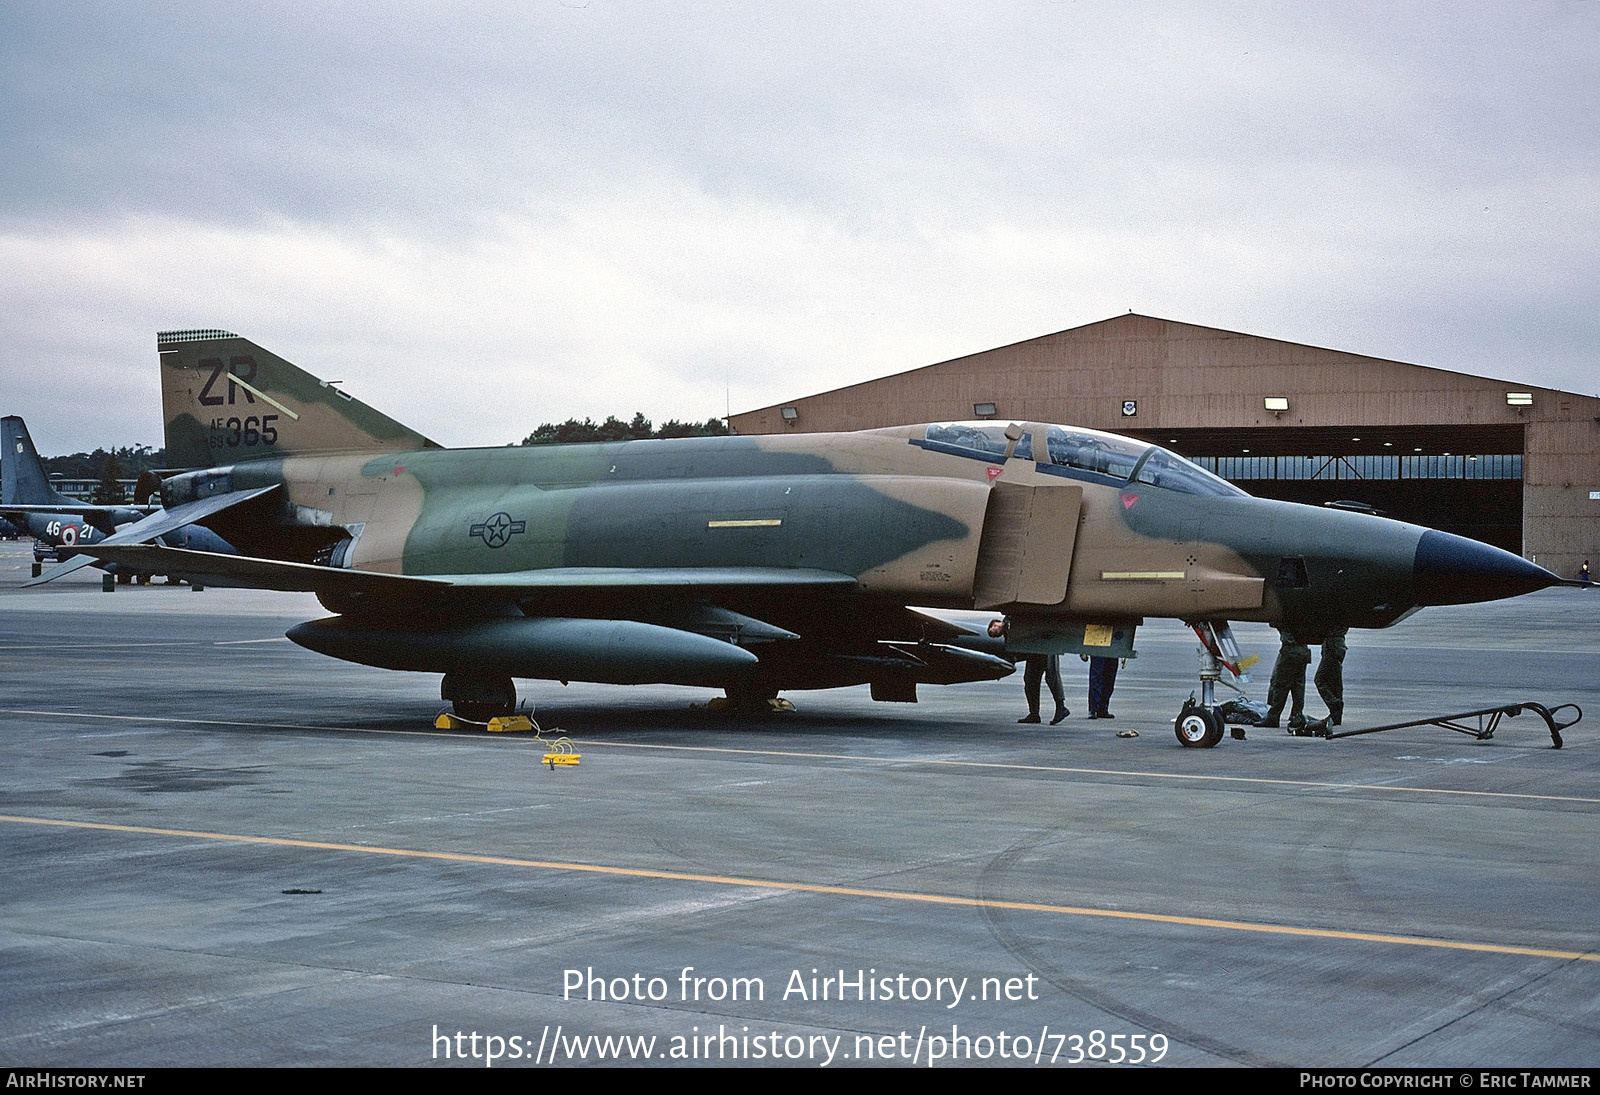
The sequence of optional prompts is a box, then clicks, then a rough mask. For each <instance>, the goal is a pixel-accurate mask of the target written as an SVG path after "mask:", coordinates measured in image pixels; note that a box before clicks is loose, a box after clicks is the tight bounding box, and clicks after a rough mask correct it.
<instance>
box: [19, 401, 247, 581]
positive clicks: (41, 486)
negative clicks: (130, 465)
mask: <svg viewBox="0 0 1600 1095" xmlns="http://www.w3.org/2000/svg"><path fill="white" fill-rule="evenodd" d="M160 510H161V506H160V504H159V503H147V504H135V505H131V506H126V505H98V504H96V503H93V502H83V501H79V500H78V499H76V498H72V497H69V496H68V495H65V494H62V493H61V492H60V491H58V490H56V489H55V488H54V487H52V486H51V485H50V478H49V476H48V475H46V474H45V470H44V462H43V461H42V460H40V459H39V451H38V450H37V449H36V448H34V444H33V438H32V437H30V436H29V435H28V426H27V423H25V422H24V421H23V420H22V419H21V418H20V417H18V416H17V415H7V416H5V417H4V418H0V517H4V518H6V519H7V520H9V521H11V522H13V523H15V524H17V525H19V526H21V527H23V528H25V529H26V530H27V531H28V534H29V535H30V536H32V537H33V576H34V577H35V578H37V577H39V575H40V572H41V571H42V569H43V563H44V561H45V560H46V559H56V560H64V559H70V558H71V557H72V556H74V555H75V554H77V550H78V548H79V547H83V546H87V545H89V544H94V543H98V542H100V541H102V540H104V539H105V538H106V537H108V536H110V535H111V534H112V533H114V532H116V530H117V529H119V528H122V527H125V526H128V525H131V524H133V523H135V522H137V521H140V520H143V519H144V518H145V517H148V516H149V515H150V514H152V513H159V512H160ZM162 542H163V543H164V544H166V545H167V546H169V547H188V548H194V549H196V550H198V551H212V552H219V553H223V554H236V553H235V552H234V551H233V548H232V547H231V546H229V544H228V543H227V542H226V541H225V540H223V539H222V538H221V537H219V536H217V535H216V534H215V533H213V532H211V531H210V530H209V529H206V528H204V527H201V526H198V525H195V526H190V527H188V528H184V529H178V530H174V531H173V532H172V533H170V534H169V535H168V536H167V537H165V538H164V539H163V540H162ZM105 569H107V570H109V571H111V572H112V573H116V574H118V576H119V577H132V576H134V575H135V574H145V575H147V574H148V573H149V572H148V571H135V570H132V569H130V568H127V567H120V566H117V565H115V564H109V563H108V564H106V565H105Z"/></svg>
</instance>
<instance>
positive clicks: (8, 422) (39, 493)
mask: <svg viewBox="0 0 1600 1095" xmlns="http://www.w3.org/2000/svg"><path fill="white" fill-rule="evenodd" d="M0 502H4V503H6V504H7V505H13V506H47V505H54V504H56V503H58V502H60V503H74V504H75V502H76V500H75V499H72V498H68V497H67V496H66V495H64V494H62V493H61V492H60V491H58V490H56V489H55V488H54V487H52V486H51V485H50V477H49V476H47V475H46V474H45V471H44V462H43V461H42V460H40V459H39V450H38V449H35V448H34V447H33V438H31V437H29V436H28V425H27V423H25V422H23V421H22V419H20V418H18V417H17V416H16V415H14V414H10V415H6V417H5V418H0Z"/></svg>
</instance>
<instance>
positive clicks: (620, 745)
mask: <svg viewBox="0 0 1600 1095" xmlns="http://www.w3.org/2000/svg"><path fill="white" fill-rule="evenodd" d="M0 714H4V715H39V716H43V717H46V718H61V719H100V720H104V721H110V722H145V723H156V724H160V725H170V726H230V727H237V728H239V729H244V730H296V731H304V730H311V731H315V732H318V733H324V734H381V735H387V736H392V737H421V738H431V739H433V740H434V741H441V740H449V741H459V742H463V743H468V742H481V741H486V740H489V739H486V738H480V737H477V736H470V737H469V736H464V735H463V736H447V735H446V734H445V733H444V732H441V731H439V730H435V729H431V728H430V729H426V730H421V729H419V730H396V729H391V728H386V727H373V726H313V725H310V724H306V723H292V722H243V721H239V720H229V719H179V718H169V717H167V716H164V715H103V714H98V713H94V712H89V711H36V710H30V709H27V708H0ZM555 729H557V728H554V727H552V728H550V730H549V731H548V732H554V731H555ZM569 736H570V735H569ZM571 740H572V743H573V744H574V745H581V746H583V747H584V748H586V749H654V750H659V751H661V752H668V753H719V754H724V755H727V756H740V757H781V758H784V759H789V760H827V761H849V762H852V763H856V764H873V765H879V766H882V767H886V768H888V767H894V768H904V767H912V766H918V765H922V766H928V767H940V768H983V769H990V770H996V771H1003V772H1004V771H1010V772H1046V773H1054V774H1058V775H1071V776H1115V777H1118V778H1131V779H1148V780H1181V781H1186V782H1192V783H1224V784H1243V785H1245V786H1264V787H1304V788H1307V789H1310V790H1314V791H1382V792H1387V793H1396V792H1398V793H1402V794H1413V795H1451V796H1455V797H1457V798H1484V799H1497V800H1498V799H1504V800H1508V801H1513V802H1571V803H1577V804H1579V805H1583V806H1600V798H1585V797H1582V796H1579V795H1536V794H1529V793H1526V792H1521V791H1466V790H1461V789H1459V788H1454V787H1411V786H1406V785H1404V784H1396V783H1335V782H1332V781H1330V780H1312V779H1273V778H1270V777H1267V776H1217V775H1211V774H1209V773H1205V772H1145V771H1138V770H1135V769H1131V768H1073V767H1068V766H1066V765H1056V764H1014V763H1007V762H1002V761H984V760H960V759H951V758H949V757H917V756H906V757H874V756H868V755H865V754H860V753H808V752H803V751H801V750H798V749H735V748H732V747H730V746H723V745H662V744H659V743H655V742H635V741H596V740H594V739H589V738H572V739H571ZM548 741H549V739H548V738H543V739H541V738H515V737H501V738H499V740H498V741H497V742H496V744H503V745H516V744H523V745H527V746H542V745H544V744H547V743H548Z"/></svg>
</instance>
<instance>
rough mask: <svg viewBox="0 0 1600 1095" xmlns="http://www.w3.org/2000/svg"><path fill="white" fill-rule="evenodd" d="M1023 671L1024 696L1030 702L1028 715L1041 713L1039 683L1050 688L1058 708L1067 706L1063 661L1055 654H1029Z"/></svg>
mask: <svg viewBox="0 0 1600 1095" xmlns="http://www.w3.org/2000/svg"><path fill="white" fill-rule="evenodd" d="M1026 659H1027V660H1026V665H1025V667H1024V669H1023V671H1022V694H1023V696H1025V697H1026V698H1027V700H1028V714H1030V715H1037V714H1038V713H1039V682H1040V680H1043V681H1044V682H1045V683H1046V684H1048V685H1049V686H1050V695H1052V696H1054V697H1055V701H1056V706H1057V707H1065V706H1066V693H1065V692H1063V691H1062V689H1061V659H1060V658H1059V657H1057V656H1056V655H1054V654H1028V655H1026Z"/></svg>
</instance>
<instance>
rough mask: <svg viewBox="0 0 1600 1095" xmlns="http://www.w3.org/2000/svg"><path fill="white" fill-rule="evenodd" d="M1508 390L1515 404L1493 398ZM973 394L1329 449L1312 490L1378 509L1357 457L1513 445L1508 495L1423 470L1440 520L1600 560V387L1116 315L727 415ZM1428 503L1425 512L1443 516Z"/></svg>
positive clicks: (1499, 486)
mask: <svg viewBox="0 0 1600 1095" xmlns="http://www.w3.org/2000/svg"><path fill="white" fill-rule="evenodd" d="M1510 392H1519V393H1527V394H1528V395H1529V396H1530V397H1531V402H1530V403H1528V404H1526V405H1512V404H1509V403H1508V402H1507V394H1508V393H1510ZM1269 396H1270V397H1279V398H1283V399H1287V401H1288V409H1287V410H1284V411H1281V412H1278V413H1274V412H1272V411H1269V410H1267V409H1266V405H1265V399H1266V398H1267V397H1269ZM1130 403H1131V405H1129V404H1130ZM985 404H993V408H994V411H993V415H992V417H994V418H995V419H1000V420H1006V421H1042V422H1062V423H1070V424H1073V425H1079V426H1089V427H1092V428H1094V429H1101V430H1111V431H1115V432H1119V433H1130V434H1134V435H1136V436H1139V437H1142V438H1144V439H1146V440H1151V441H1156V442H1158V443H1160V444H1163V445H1167V446H1168V447H1169V448H1173V449H1176V450H1177V451H1179V452H1181V453H1183V454H1184V455H1186V456H1191V457H1215V458H1223V457H1238V456H1244V455H1246V454H1248V455H1251V456H1256V455H1261V454H1271V455H1279V456H1285V457H1293V456H1324V457H1329V458H1341V462H1340V463H1339V464H1336V465H1333V467H1334V470H1335V471H1337V472H1338V473H1339V475H1340V476H1342V478H1338V486H1337V488H1333V487H1329V488H1326V490H1328V491H1330V492H1332V493H1336V494H1338V495H1339V497H1341V498H1352V499H1354V500H1358V501H1366V500H1367V499H1366V498H1363V497H1362V494H1363V493H1365V494H1368V495H1371V496H1373V497H1374V498H1376V499H1379V500H1378V501H1374V502H1373V503H1372V504H1374V505H1378V506H1379V508H1380V509H1390V508H1391V506H1392V505H1393V504H1394V499H1395V498H1404V497H1406V494H1405V492H1403V491H1397V484H1396V483H1395V482H1386V483H1382V484H1380V480H1379V479H1378V478H1377V477H1376V476H1381V475H1387V474H1388V473H1387V472H1382V471H1380V472H1373V471H1372V469H1374V468H1389V467H1396V468H1400V470H1398V471H1396V472H1395V474H1394V475H1393V477H1392V478H1393V479H1395V480H1399V479H1402V478H1404V467H1413V469H1415V468H1416V467H1418V465H1405V466H1401V465H1391V464H1389V463H1386V462H1377V463H1375V462H1374V459H1375V458H1376V457H1380V456H1387V455H1394V456H1400V455H1402V454H1404V455H1406V456H1411V457H1416V456H1428V457H1444V456H1446V455H1449V456H1451V457H1452V458H1454V457H1461V458H1463V460H1464V459H1465V458H1466V457H1472V456H1475V457H1479V458H1480V461H1481V460H1482V458H1483V457H1511V456H1515V457H1517V458H1518V460H1517V461H1516V465H1515V470H1516V471H1517V472H1518V473H1519V480H1518V482H1519V484H1520V490H1517V489H1513V488H1512V487H1510V486H1509V485H1508V483H1507V482H1506V481H1505V477H1504V476H1500V477H1499V478H1498V479H1497V481H1495V482H1492V483H1491V482H1490V481H1489V479H1490V477H1488V476H1485V475H1482V474H1481V473H1482V472H1483V471H1486V470H1487V469H1490V468H1491V467H1493V468H1499V467H1502V466H1503V465H1502V463H1501V462H1495V461H1489V462H1482V463H1481V464H1480V461H1472V462H1470V464H1461V465H1459V467H1463V468H1465V469H1466V473H1465V474H1461V475H1456V474H1453V472H1454V469H1455V468H1456V467H1457V466H1458V465H1449V466H1443V465H1435V468H1436V472H1435V478H1437V479H1438V480H1439V483H1438V484H1436V486H1438V489H1437V490H1434V491H1433V492H1432V498H1431V501H1433V502H1434V503H1439V502H1440V500H1441V499H1443V498H1444V497H1445V495H1450V496H1451V498H1453V499H1454V501H1453V502H1452V503H1451V505H1450V506H1449V507H1447V510H1448V511H1459V518H1457V517H1449V516H1448V513H1447V519H1446V520H1445V524H1450V523H1452V522H1454V523H1458V524H1460V525H1461V526H1462V527H1461V531H1463V533H1464V534H1465V535H1475V534H1476V535H1478V536H1479V538H1481V539H1487V540H1489V541H1490V542H1494V543H1498V544H1500V546H1503V547H1509V548H1511V549H1512V550H1520V551H1521V553H1522V554H1524V555H1526V556H1527V557H1529V558H1533V559H1535V560H1536V561H1538V562H1539V563H1541V564H1542V565H1544V566H1546V567H1548V568H1550V569H1551V570H1554V571H1555V572H1556V573H1558V574H1561V575H1562V576H1564V577H1572V576H1574V575H1575V574H1576V573H1577V569H1578V566H1579V564H1580V563H1582V562H1583V560H1584V559H1590V560H1595V559H1600V499H1591V498H1590V493H1591V492H1600V398H1595V397H1592V396H1584V395H1576V394H1573V393H1570V392H1563V391H1558V390H1556V389H1551V388H1539V387H1532V386H1529V385H1526V384H1519V383H1514V382H1508V381H1501V380H1492V379H1486V378H1484V377H1477V376H1469V375H1467V374H1464V373H1455V372H1450V371H1448V370H1445V369H1436V368H1430V367H1427V366H1422V365H1411V364H1407V363H1405V362H1400V361H1388V360H1385V359H1382V358H1374V357H1365V356H1363V355H1360V354H1350V353H1344V352H1341V351H1338V350H1328V349H1323V348H1321V347H1317V346H1306V345H1302V344H1299V343H1294V342H1284V341H1281V340H1278V339H1270V338H1260V337H1257V336H1255V335H1247V334H1240V333H1238V332H1234V331H1222V330H1218V329H1216V328H1212V327H1201V326H1197V325H1195V324H1189V323H1179V322H1175V321H1172V320H1164V319H1157V318H1154V317H1151V316H1141V315H1135V314H1132V313H1129V314H1127V315H1123V316H1117V317H1115V318H1112V319H1108V320H1103V321H1101V322H1099V323H1091V324H1088V325H1086V326H1083V327H1075V328H1072V329H1070V330H1066V331H1060V332H1057V333H1055V334H1050V335H1044V336H1042V337H1040V338H1035V339H1029V340H1028V341H1025V342H1018V343H1015V344H1013V345H1010V346H1001V347H999V348H997V349H993V350H986V351H983V352H982V353H977V354H970V355H968V356H966V357H960V358H956V359H953V360H951V361H944V362H940V363H938V364H935V365H928V366H925V367H923V368H920V369H914V370H911V371H910V372H905V373H899V374H896V375H894V376H887V377H883V378H881V379H878V380H871V381H866V382H864V383H861V384H855V385H851V386H850V387H847V388H839V389H836V390H834V391H831V392H823V393H820V394H817V395H812V396H806V397H803V398H799V399H794V400H791V401H789V402H786V403H783V404H775V405H773V406H771V407H762V408H759V409H757V410H753V411H747V412H745V413H743V414H737V415H734V416H733V417H732V419H731V420H730V422H731V425H732V426H733V428H734V430H735V431H736V432H738V433H743V434H753V433H779V432H789V431H801V432H831V431H840V430H863V429H873V428H875V427H879V426H892V425H902V424H905V423H911V422H937V421H947V420H961V419H971V418H974V417H981V415H980V414H978V410H983V409H987V408H986V407H984V406H983V405H985ZM1130 411H1131V413H1128V412H1130ZM786 415H788V416H789V417H786ZM1347 457H1348V458H1352V459H1350V460H1343V459H1342V458H1347ZM1356 457H1364V458H1368V459H1366V460H1365V461H1360V460H1355V459H1354V458H1356ZM1363 468H1365V469H1367V470H1368V475H1365V476H1364V475H1362V474H1360V472H1361V469H1363ZM1438 469H1442V470H1438ZM1234 470H1237V469H1234ZM1425 477H1426V476H1424V477H1423V478H1425ZM1239 481H1240V482H1241V485H1243V486H1244V487H1245V488H1246V489H1247V490H1250V491H1251V493H1254V494H1263V495H1266V496H1290V497H1293V496H1296V492H1298V493H1299V494H1302V495H1304V494H1307V493H1309V494H1310V495H1311V496H1312V497H1306V498H1303V499H1302V500H1316V499H1315V497H1314V496H1315V495H1316V494H1317V491H1316V490H1313V489H1310V488H1308V487H1307V486H1306V485H1305V483H1304V482H1301V483H1300V484H1299V485H1298V486H1290V485H1288V483H1289V481H1287V480H1276V481H1269V480H1260V479H1256V480H1245V479H1241V480H1239ZM1446 482H1448V484H1449V485H1448V486H1445V485H1444V484H1445V483H1446ZM1475 482H1476V483H1477V485H1476V486H1474V485H1472V484H1473V483H1475ZM1427 493H1428V492H1427V491H1425V489H1424V487H1423V486H1422V485H1416V486H1414V488H1413V490H1412V492H1411V494H1410V497H1411V498H1412V500H1413V502H1420V501H1421V500H1423V499H1424V496H1425V495H1426V494H1427ZM1385 500H1387V501H1389V502H1390V505H1384V504H1382V503H1383V501H1385ZM1403 504H1406V505H1410V504H1412V503H1403ZM1486 507H1487V508H1486ZM1518 507H1520V519H1519V515H1518V513H1517V508H1518ZM1432 512H1433V516H1434V518H1435V520H1437V519H1438V516H1439V513H1440V512H1443V511H1440V510H1439V509H1438V506H1437V505H1436V506H1435V508H1434V510H1433V511H1432ZM1391 515H1392V516H1396V517H1400V518H1402V519H1413V518H1412V517H1410V516H1409V515H1408V513H1405V512H1393V511H1392V510H1391ZM1418 516H1419V517H1425V516H1427V514H1423V513H1419V514H1418ZM1469 525H1476V526H1479V527H1477V528H1476V532H1474V530H1473V528H1469V527H1467V526H1469ZM1490 526H1497V527H1498V529H1499V531H1494V530H1493V529H1491V528H1490ZM1509 530H1515V531H1514V532H1512V531H1509ZM1450 531H1457V529H1456V528H1451V529H1450ZM1513 540H1514V541H1516V542H1509V541H1513Z"/></svg>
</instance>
